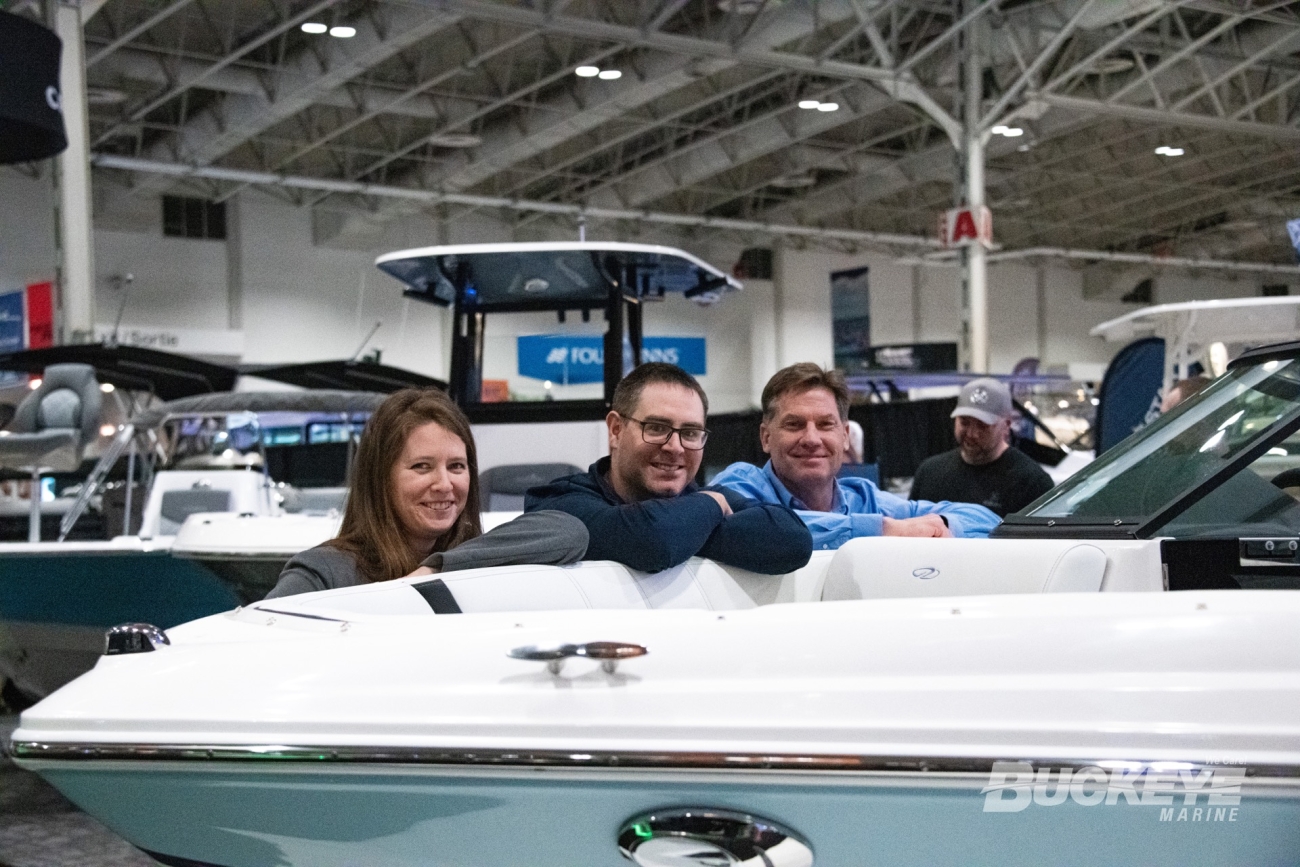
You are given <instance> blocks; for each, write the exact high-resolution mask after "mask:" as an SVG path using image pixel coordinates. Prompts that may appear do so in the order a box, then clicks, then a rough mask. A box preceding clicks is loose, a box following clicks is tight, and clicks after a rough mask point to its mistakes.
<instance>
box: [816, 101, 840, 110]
mask: <svg viewBox="0 0 1300 867" xmlns="http://www.w3.org/2000/svg"><path fill="white" fill-rule="evenodd" d="M817 110H818V111H839V110H840V104H839V103H838V102H823V103H822V104H821V105H819V106H817Z"/></svg>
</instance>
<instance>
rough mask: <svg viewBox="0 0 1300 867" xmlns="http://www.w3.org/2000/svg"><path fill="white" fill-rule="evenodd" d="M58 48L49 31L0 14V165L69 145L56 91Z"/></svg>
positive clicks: (38, 156)
mask: <svg viewBox="0 0 1300 867" xmlns="http://www.w3.org/2000/svg"><path fill="white" fill-rule="evenodd" d="M62 51H63V43H62V42H60V41H59V37H57V36H55V35H54V33H52V32H51V31H50V30H48V29H46V28H45V27H42V26H41V25H39V24H37V23H36V22H34V21H30V20H28V19H26V18H23V17H21V16H18V15H13V14H11V13H8V12H0V164H9V163H23V162H31V161H32V160H40V159H45V158H46V157H52V156H54V155H55V154H57V153H59V152H60V151H62V150H63V149H64V148H66V147H67V146H68V138H67V136H66V135H65V134H64V132H63V109H62V95H61V92H60V89H59V56H60V55H61V54H62Z"/></svg>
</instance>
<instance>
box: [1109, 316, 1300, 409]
mask: <svg viewBox="0 0 1300 867" xmlns="http://www.w3.org/2000/svg"><path fill="white" fill-rule="evenodd" d="M1088 333H1089V334H1091V335H1092V336H1093V337H1103V338H1105V339H1106V340H1107V341H1109V342H1112V343H1129V342H1131V341H1133V340H1137V339H1138V338H1141V337H1160V338H1163V339H1164V341H1165V378H1164V388H1165V389H1166V390H1167V389H1168V388H1169V386H1170V385H1171V384H1173V382H1174V381H1175V380H1178V379H1182V378H1184V377H1186V376H1189V375H1190V374H1189V373H1188V368H1189V367H1190V366H1191V364H1192V362H1194V361H1197V360H1199V359H1201V358H1203V357H1204V356H1206V355H1207V354H1208V353H1209V350H1210V346H1211V345H1212V344H1215V343H1222V344H1224V345H1225V350H1226V352H1225V354H1224V357H1223V359H1222V361H1223V363H1225V364H1226V363H1227V360H1228V357H1229V356H1230V355H1231V354H1235V352H1234V350H1236V351H1240V350H1242V349H1245V348H1249V347H1252V346H1262V345H1265V344H1270V343H1281V342H1283V341H1288V340H1300V296H1296V295H1279V296H1270V297H1264V298H1221V299H1214V300H1210V301H1183V302H1178V303H1175V304H1156V305H1154V306H1152V307H1143V308H1142V309H1141V310H1134V311H1133V312H1131V313H1126V314H1124V315H1123V316H1119V317H1116V318H1115V319H1111V320H1108V321H1106V322H1103V323H1101V324H1100V325H1096V326H1094V327H1093V328H1092V330H1091V331H1089V332H1088ZM1207 370H1209V368H1208V367H1207ZM1222 372H1223V371H1222V370H1221V369H1220V370H1217V371H1214V372H1213V373H1214V375H1216V376H1217V375H1218V374H1220V373H1222Z"/></svg>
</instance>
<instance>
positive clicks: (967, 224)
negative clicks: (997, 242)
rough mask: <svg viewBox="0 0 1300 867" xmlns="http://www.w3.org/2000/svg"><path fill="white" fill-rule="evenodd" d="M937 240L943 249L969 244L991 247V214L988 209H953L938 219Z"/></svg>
mask: <svg viewBox="0 0 1300 867" xmlns="http://www.w3.org/2000/svg"><path fill="white" fill-rule="evenodd" d="M939 240H940V242H942V243H943V245H944V246H945V247H968V246H970V245H971V244H983V245H984V246H985V247H991V246H993V214H992V213H991V212H990V211H989V209H988V208H985V207H979V208H969V207H968V208H953V209H952V210H950V211H944V212H943V214H942V215H941V216H940V218H939Z"/></svg>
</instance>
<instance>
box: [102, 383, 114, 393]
mask: <svg viewBox="0 0 1300 867" xmlns="http://www.w3.org/2000/svg"><path fill="white" fill-rule="evenodd" d="M99 390H100V391H102V392H104V394H112V393H113V391H114V388H113V383H111V382H101V383H100V384H99Z"/></svg>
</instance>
